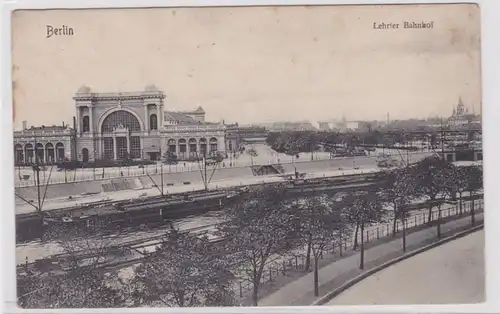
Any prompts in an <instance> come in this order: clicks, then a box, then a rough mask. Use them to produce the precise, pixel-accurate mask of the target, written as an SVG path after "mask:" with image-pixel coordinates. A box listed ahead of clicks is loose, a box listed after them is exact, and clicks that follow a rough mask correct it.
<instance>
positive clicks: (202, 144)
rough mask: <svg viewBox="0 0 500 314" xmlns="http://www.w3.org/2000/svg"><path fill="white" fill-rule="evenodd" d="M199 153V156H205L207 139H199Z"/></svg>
mask: <svg viewBox="0 0 500 314" xmlns="http://www.w3.org/2000/svg"><path fill="white" fill-rule="evenodd" d="M200 153H201V155H205V154H206V153H207V139H206V138H204V137H202V138H200Z"/></svg>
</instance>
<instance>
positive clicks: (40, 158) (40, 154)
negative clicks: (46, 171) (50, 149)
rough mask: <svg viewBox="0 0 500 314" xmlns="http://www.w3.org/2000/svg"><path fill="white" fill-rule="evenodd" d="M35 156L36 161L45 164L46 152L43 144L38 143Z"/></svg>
mask: <svg viewBox="0 0 500 314" xmlns="http://www.w3.org/2000/svg"><path fill="white" fill-rule="evenodd" d="M35 156H36V160H35V161H38V162H40V163H44V161H45V159H44V157H45V151H44V147H43V144H42V143H37V144H36V145H35Z"/></svg>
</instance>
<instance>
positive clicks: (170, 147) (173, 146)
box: [167, 138, 177, 153]
mask: <svg viewBox="0 0 500 314" xmlns="http://www.w3.org/2000/svg"><path fill="white" fill-rule="evenodd" d="M167 145H168V151H169V152H171V153H177V143H176V142H175V140H174V139H173V138H171V139H169V140H168V142H167Z"/></svg>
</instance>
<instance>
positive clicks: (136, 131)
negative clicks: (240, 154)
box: [14, 85, 226, 164]
mask: <svg viewBox="0 0 500 314" xmlns="http://www.w3.org/2000/svg"><path fill="white" fill-rule="evenodd" d="M166 98H167V97H166V95H165V94H164V93H163V92H162V91H160V90H158V89H157V88H156V87H155V86H154V85H150V86H147V87H146V88H145V89H144V90H143V91H139V92H125V93H95V92H93V91H92V90H91V89H90V88H89V87H86V86H82V87H81V88H80V89H79V90H78V92H77V93H76V94H75V96H74V97H73V100H74V105H75V111H76V113H75V117H74V118H73V125H72V126H70V125H62V126H38V127H30V128H28V127H27V123H26V122H23V129H22V130H20V131H15V132H14V158H15V162H16V164H25V163H31V162H33V161H34V156H37V157H38V159H39V160H40V161H41V162H42V163H54V162H60V161H63V160H79V161H84V162H86V161H93V160H97V159H107V160H122V159H125V158H131V159H146V160H158V159H160V158H161V157H162V156H163V155H164V154H165V152H167V151H168V152H170V153H173V154H175V155H176V156H177V158H178V159H179V160H188V159H189V158H191V157H196V156H200V155H204V154H206V155H215V154H220V153H222V154H225V153H226V147H225V146H226V145H225V144H226V139H225V133H226V126H225V125H224V123H223V122H220V123H213V122H208V121H206V120H205V111H204V110H203V108H201V107H198V108H197V109H195V110H192V111H186V112H174V111H167V110H165V109H166V107H168V105H167V101H166Z"/></svg>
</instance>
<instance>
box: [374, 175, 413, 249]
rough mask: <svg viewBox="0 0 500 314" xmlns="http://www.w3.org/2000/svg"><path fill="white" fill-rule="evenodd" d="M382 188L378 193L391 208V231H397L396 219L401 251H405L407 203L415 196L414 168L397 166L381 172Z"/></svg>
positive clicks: (394, 234) (394, 232)
mask: <svg viewBox="0 0 500 314" xmlns="http://www.w3.org/2000/svg"><path fill="white" fill-rule="evenodd" d="M383 182H384V185H383V188H382V189H381V191H380V195H381V197H382V200H383V201H384V203H385V204H388V205H390V206H391V207H392V210H393V233H392V236H393V237H395V236H396V233H397V221H400V222H401V225H402V232H403V237H402V239H403V251H406V220H407V218H408V216H409V214H410V212H409V210H408V205H409V203H410V202H411V200H412V199H413V198H414V197H415V196H417V195H416V194H417V187H416V178H415V169H414V168H413V167H408V166H407V167H405V168H397V169H393V170H391V171H389V172H386V173H384V174H383Z"/></svg>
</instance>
